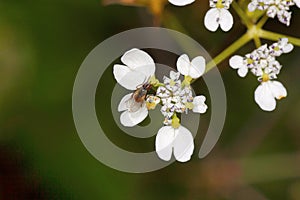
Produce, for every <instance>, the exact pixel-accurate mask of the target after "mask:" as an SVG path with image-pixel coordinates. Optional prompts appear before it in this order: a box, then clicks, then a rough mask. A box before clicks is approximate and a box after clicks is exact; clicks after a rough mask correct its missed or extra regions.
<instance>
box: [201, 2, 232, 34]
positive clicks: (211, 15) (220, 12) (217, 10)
mask: <svg viewBox="0 0 300 200" xmlns="http://www.w3.org/2000/svg"><path fill="white" fill-rule="evenodd" d="M231 3H232V0H209V5H210V7H211V9H209V10H208V11H207V13H206V14H205V17H204V25H205V27H206V28H207V29H208V30H210V31H212V32H214V31H216V30H217V29H218V27H219V26H220V27H221V29H222V30H223V31H225V32H227V31H229V30H230V29H231V28H232V26H233V17H232V15H231V13H230V12H229V11H228V9H229V7H230V4H231Z"/></svg>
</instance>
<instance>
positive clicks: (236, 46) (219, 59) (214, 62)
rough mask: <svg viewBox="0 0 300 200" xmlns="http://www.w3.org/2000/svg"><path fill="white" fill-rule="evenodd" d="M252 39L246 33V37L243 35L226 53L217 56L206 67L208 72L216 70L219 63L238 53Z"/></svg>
mask: <svg viewBox="0 0 300 200" xmlns="http://www.w3.org/2000/svg"><path fill="white" fill-rule="evenodd" d="M251 39H252V37H251V36H250V35H249V34H248V33H245V34H244V35H242V36H241V37H240V38H239V39H238V40H236V41H235V42H234V43H232V44H231V45H230V46H229V47H227V48H226V49H225V50H224V51H222V52H221V53H220V54H219V55H217V56H216V57H215V58H214V59H213V60H212V61H210V62H209V63H208V64H207V65H206V72H208V71H209V70H211V69H212V68H214V67H215V66H216V65H218V64H219V63H221V62H222V61H223V60H225V59H226V58H227V57H229V56H231V55H232V54H233V53H234V52H236V51H237V50H238V49H240V48H241V47H242V46H244V45H245V44H247V43H248V42H249V41H250V40H251Z"/></svg>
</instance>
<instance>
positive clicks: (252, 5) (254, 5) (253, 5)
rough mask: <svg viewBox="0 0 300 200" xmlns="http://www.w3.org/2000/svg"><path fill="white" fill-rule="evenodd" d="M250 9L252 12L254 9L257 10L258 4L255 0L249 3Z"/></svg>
mask: <svg viewBox="0 0 300 200" xmlns="http://www.w3.org/2000/svg"><path fill="white" fill-rule="evenodd" d="M248 10H249V11H250V12H253V11H254V10H256V4H254V3H253V2H250V3H249V4H248Z"/></svg>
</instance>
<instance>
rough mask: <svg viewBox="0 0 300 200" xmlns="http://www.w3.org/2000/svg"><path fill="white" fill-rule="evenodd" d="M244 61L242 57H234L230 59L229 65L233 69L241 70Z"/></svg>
mask: <svg viewBox="0 0 300 200" xmlns="http://www.w3.org/2000/svg"><path fill="white" fill-rule="evenodd" d="M243 60H244V59H243V57H242V56H238V55H235V56H232V57H231V58H230V59H229V65H230V67H231V68H233V69H238V68H241V67H242V66H243Z"/></svg>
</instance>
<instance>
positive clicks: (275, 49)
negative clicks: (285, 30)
mask: <svg viewBox="0 0 300 200" xmlns="http://www.w3.org/2000/svg"><path fill="white" fill-rule="evenodd" d="M293 49H294V46H293V45H292V44H291V43H289V42H288V39H287V38H280V39H279V41H278V42H276V43H274V44H272V45H271V46H270V54H271V55H273V56H280V55H281V54H283V53H290V52H291V51H292V50H293Z"/></svg>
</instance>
